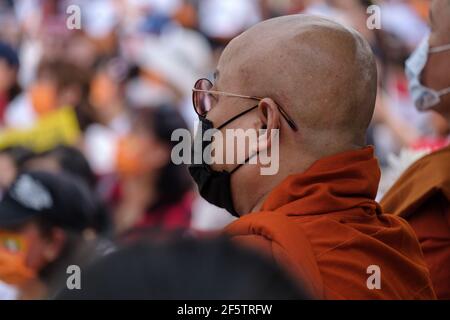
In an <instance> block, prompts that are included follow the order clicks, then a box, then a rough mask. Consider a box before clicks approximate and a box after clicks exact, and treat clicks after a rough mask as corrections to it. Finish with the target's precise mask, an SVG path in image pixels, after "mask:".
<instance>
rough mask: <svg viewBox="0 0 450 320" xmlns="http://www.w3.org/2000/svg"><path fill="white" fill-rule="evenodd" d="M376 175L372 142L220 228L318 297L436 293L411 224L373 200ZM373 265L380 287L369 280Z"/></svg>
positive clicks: (297, 178) (317, 167)
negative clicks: (271, 259) (377, 271)
mask: <svg viewBox="0 0 450 320" xmlns="http://www.w3.org/2000/svg"><path fill="white" fill-rule="evenodd" d="M379 180H380V169H379V166H378V162H377V160H376V159H375V158H374V155H373V148H372V147H367V148H364V149H361V150H357V151H349V152H345V153H341V154H338V155H334V156H331V157H327V158H324V159H321V160H319V161H317V162H315V163H314V164H313V165H312V166H311V167H310V168H309V169H308V170H306V171H305V172H304V173H302V174H297V175H292V176H289V177H287V178H286V179H285V180H284V181H283V182H282V183H281V184H280V185H279V186H278V187H276V188H275V189H274V190H273V191H272V192H271V193H270V194H269V196H268V198H267V199H266V201H265V202H264V204H263V206H262V208H261V212H255V213H250V214H248V215H245V216H243V217H241V218H240V219H238V220H236V221H235V222H233V223H231V224H230V225H229V226H228V227H227V228H226V229H225V231H226V232H227V233H228V234H229V235H231V236H232V238H233V239H235V240H236V241H237V242H240V243H242V244H243V245H249V246H252V247H256V248H259V249H260V250H262V251H264V252H265V253H267V254H268V255H269V256H270V257H272V258H273V259H274V260H275V261H276V262H278V263H279V264H281V265H284V266H285V267H287V268H288V270H290V271H291V272H292V275H293V276H295V277H297V278H298V280H299V281H301V282H302V283H303V286H304V287H306V289H307V290H308V289H309V291H310V292H311V293H312V294H313V296H314V297H316V298H318V299H434V298H435V294H434V291H433V288H432V284H431V280H430V276H429V272H428V269H427V267H426V264H425V262H424V259H423V255H422V252H421V249H420V245H419V242H418V241H417V238H416V236H415V235H414V231H413V230H412V228H411V227H410V226H409V225H408V224H407V223H406V221H404V220H403V219H402V218H399V217H396V216H394V215H386V214H383V213H382V212H381V208H380V206H379V205H378V203H377V202H375V200H374V199H375V195H376V193H377V188H378V183H379ZM373 265H375V266H378V267H379V269H380V276H381V279H380V280H381V288H380V289H376V288H375V289H373V288H372V289H369V287H370V285H369V286H368V278H369V277H370V276H371V275H372V273H368V270H367V269H368V268H369V267H370V266H373Z"/></svg>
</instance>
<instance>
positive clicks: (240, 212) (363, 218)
mask: <svg viewBox="0 0 450 320" xmlns="http://www.w3.org/2000/svg"><path fill="white" fill-rule="evenodd" d="M376 90H377V76H376V66H375V61H374V57H373V55H372V53H371V50H370V47H369V45H368V44H367V42H366V41H365V40H364V39H363V38H362V37H361V36H360V35H359V34H358V33H357V32H356V31H353V30H350V29H347V28H345V27H343V26H341V25H339V24H336V23H334V22H331V21H329V20H326V19H322V18H317V17H313V16H306V15H292V16H285V17H279V18H275V19H271V20H267V21H264V22H262V23H259V24H257V25H256V26H254V27H252V28H251V29H249V30H248V31H246V32H244V33H243V34H242V35H240V36H239V37H237V38H235V39H234V40H232V41H231V43H230V44H229V45H228V46H227V47H226V49H225V50H224V52H223V54H222V56H221V57H220V60H219V63H218V67H217V72H216V79H215V81H214V84H212V83H211V84H210V85H208V84H207V82H206V81H204V80H200V81H199V82H197V84H196V86H195V88H194V90H193V91H194V96H193V101H194V107H195V109H196V111H197V113H198V114H199V116H200V121H201V125H202V129H207V128H211V127H214V128H216V129H218V130H220V131H221V132H222V131H224V130H229V129H244V130H249V129H255V130H259V129H263V131H262V132H263V133H262V134H261V135H260V136H259V141H262V142H263V143H261V144H259V145H258V148H259V149H258V152H262V151H263V150H262V148H267V149H270V150H274V149H273V145H272V140H271V139H270V137H271V136H272V132H277V130H278V133H279V135H278V136H279V144H278V145H279V170H278V172H277V173H276V174H274V175H261V174H260V173H261V171H260V169H261V167H262V166H263V165H262V164H261V163H260V161H258V163H257V164H256V165H255V164H250V162H245V163H244V164H238V165H236V164H218V163H213V164H211V165H206V164H205V163H203V164H201V165H192V166H190V172H191V175H192V176H193V178H194V180H195V181H196V183H197V184H198V187H199V191H200V194H201V195H202V196H203V197H204V198H205V199H206V200H208V201H209V202H211V203H213V204H215V205H218V206H220V207H223V208H226V209H227V210H228V211H230V212H231V213H233V214H234V215H236V216H238V217H239V218H238V219H237V220H236V221H234V222H232V223H231V224H230V225H229V226H227V227H226V229H225V232H226V233H227V234H228V235H229V236H231V237H232V238H233V239H234V240H235V241H237V242H239V243H241V244H242V245H246V246H252V247H254V248H257V249H258V250H260V251H261V252H264V253H265V254H266V255H268V256H269V257H271V258H272V259H273V260H274V261H275V262H277V263H279V264H280V265H283V266H285V267H286V268H287V270H289V272H291V273H292V275H293V276H294V277H296V278H297V279H298V280H299V281H300V282H301V283H302V284H303V286H304V287H306V288H307V289H309V291H310V293H311V294H312V295H313V296H314V297H316V298H319V299H433V298H435V294H434V292H433V289H432V285H431V281H430V278H429V273H428V269H427V268H426V265H425V262H424V260H423V255H422V253H421V250H420V246H419V243H418V241H417V238H416V237H415V235H414V232H413V230H412V229H411V227H410V226H409V225H408V224H407V223H406V222H405V221H404V220H403V219H401V218H399V217H396V216H393V215H386V214H383V212H382V211H381V208H380V206H379V205H378V203H377V202H375V200H374V198H375V195H376V193H377V188H378V183H379V179H380V169H379V166H378V162H377V160H376V159H375V158H374V151H373V148H372V147H367V146H366V143H365V135H366V129H367V127H368V125H369V122H370V119H371V117H372V114H373V109H374V104H375V97H376ZM202 94H203V95H202ZM205 101H206V102H205ZM223 135H225V133H224V134H223ZM225 140H226V139H225ZM212 143H213V145H214V143H216V140H214V141H213V142H212ZM224 143H225V144H227V142H226V141H225V142H224ZM205 145H206V144H205ZM216 147H217V146H215V145H214V148H216ZM227 151H228V150H225V152H227ZM250 156H251V155H250ZM378 271H379V272H378ZM377 281H378V282H379V283H378V284H377Z"/></svg>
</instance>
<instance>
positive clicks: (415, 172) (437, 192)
mask: <svg viewBox="0 0 450 320" xmlns="http://www.w3.org/2000/svg"><path fill="white" fill-rule="evenodd" d="M430 23H431V34H430V36H429V37H427V38H426V39H425V40H424V41H423V42H422V44H421V45H420V46H419V47H418V48H417V49H416V51H415V52H414V53H413V54H412V55H411V57H410V58H409V59H408V61H407V62H406V75H407V77H408V81H409V89H410V91H411V95H412V98H413V100H414V103H415V105H416V107H417V109H418V110H420V111H428V110H431V111H434V112H437V113H438V114H440V115H442V116H443V117H444V118H445V119H446V120H447V121H448V123H449V125H450V1H448V0H433V2H432V4H431V10H430ZM448 141H449V142H450V139H448ZM381 205H382V207H383V209H384V210H385V211H386V212H393V213H395V214H396V215H398V216H401V217H403V218H406V219H407V220H408V222H409V223H410V224H411V226H412V228H413V229H414V231H415V232H416V235H417V237H418V239H419V241H420V243H421V246H422V250H423V253H424V256H425V260H426V262H427V265H428V268H429V271H430V275H431V279H432V282H433V285H434V289H435V292H436V295H437V297H438V298H439V299H450V268H449V266H450V146H449V145H448V144H447V147H444V148H442V149H440V150H438V151H435V152H432V153H430V154H429V155H427V156H425V157H423V158H421V159H419V160H418V161H417V162H415V163H414V164H413V165H412V166H410V167H409V168H408V170H406V171H405V172H404V173H403V175H402V176H401V177H400V178H399V180H397V182H396V183H395V184H394V185H393V187H392V188H391V189H390V190H389V191H388V192H387V193H386V195H385V196H384V198H383V199H382V201H381Z"/></svg>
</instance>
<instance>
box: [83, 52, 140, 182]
mask: <svg viewBox="0 0 450 320" xmlns="http://www.w3.org/2000/svg"><path fill="white" fill-rule="evenodd" d="M134 72H135V70H134V69H133V68H132V67H131V66H129V64H128V63H127V62H126V61H125V60H124V59H122V58H121V57H119V56H115V57H111V58H101V59H100V61H98V63H97V64H96V67H95V71H94V73H93V77H92V79H91V83H90V91H89V98H88V99H89V104H90V105H91V106H92V111H93V118H94V122H93V123H91V124H90V125H89V126H88V127H87V128H86V130H85V132H84V136H83V143H82V149H83V151H84V153H85V155H86V157H87V159H88V161H89V163H90V165H91V166H92V169H93V170H94V172H95V173H96V174H97V175H100V176H106V175H108V174H112V173H113V171H114V166H115V164H114V155H115V145H116V143H117V141H118V139H119V137H120V136H121V135H124V134H126V133H127V132H128V131H129V129H130V121H129V117H128V108H127V105H128V101H127V96H126V90H127V84H128V83H129V81H130V79H131V78H132V77H133V76H134V74H133V73H134Z"/></svg>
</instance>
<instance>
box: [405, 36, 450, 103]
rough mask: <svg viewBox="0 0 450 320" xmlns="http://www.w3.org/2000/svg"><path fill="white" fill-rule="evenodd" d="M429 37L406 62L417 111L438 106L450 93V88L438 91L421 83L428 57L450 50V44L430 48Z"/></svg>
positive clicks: (410, 89)
mask: <svg viewBox="0 0 450 320" xmlns="http://www.w3.org/2000/svg"><path fill="white" fill-rule="evenodd" d="M428 39H429V37H425V39H423V41H422V43H421V44H420V45H419V46H418V47H417V49H416V50H415V51H414V52H413V54H412V55H411V56H410V57H409V59H408V60H407V61H406V77H407V78H408V82H409V91H410V93H411V96H412V98H413V100H414V104H415V105H416V107H417V109H418V110H420V111H424V110H427V109H430V108H431V107H433V106H435V105H437V104H438V103H439V102H440V101H441V97H442V96H443V95H446V94H449V93H450V87H449V88H447V89H443V90H439V91H436V90H434V89H431V88H428V87H425V86H424V85H422V84H421V83H420V75H421V73H422V71H423V69H424V68H425V65H426V64H427V61H428V55H429V54H432V53H438V52H443V51H447V50H450V44H447V45H443V46H439V47H434V48H430V46H429V44H428Z"/></svg>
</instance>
